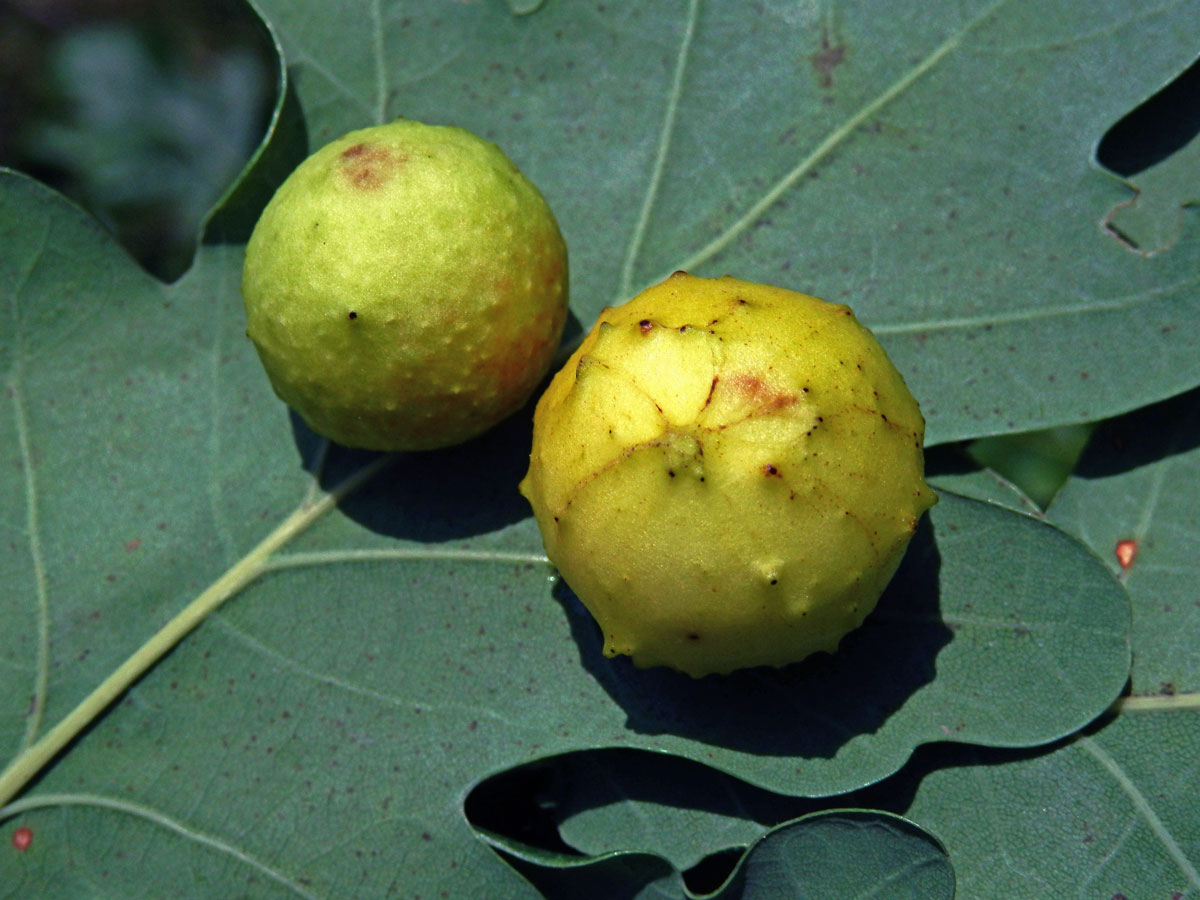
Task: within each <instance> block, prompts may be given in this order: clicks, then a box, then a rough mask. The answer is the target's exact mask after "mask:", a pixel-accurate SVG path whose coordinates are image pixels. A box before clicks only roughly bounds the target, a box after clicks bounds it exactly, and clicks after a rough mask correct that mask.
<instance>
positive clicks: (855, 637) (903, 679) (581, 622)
mask: <svg viewBox="0 0 1200 900" xmlns="http://www.w3.org/2000/svg"><path fill="white" fill-rule="evenodd" d="M940 567H941V556H940V554H939V552H938V548H937V543H936V540H935V536H934V533H933V529H932V526H931V525H930V523H929V518H928V517H926V518H924V519H923V520H922V523H921V526H920V528H919V529H918V530H917V533H916V535H915V536H914V538H913V541H912V543H911V544H910V545H909V548H908V552H907V554H906V555H905V557H904V561H903V563H902V564H901V566H900V569H899V571H898V572H897V573H896V577H895V578H893V579H892V582H891V584H890V585H889V586H888V589H887V590H886V591H885V592H884V595H883V597H881V598H880V601H879V604H878V606H877V607H876V609H875V611H874V612H873V613H872V614H871V615H870V616H868V617H867V620H866V622H864V623H863V625H862V627H861V628H859V629H858V630H856V631H854V632H851V633H850V634H849V635H847V636H846V637H845V638H844V639H843V641H842V644H841V647H840V648H839V650H838V652H837V653H836V654H833V655H829V654H825V653H818V654H815V655H814V656H811V657H809V658H808V659H806V660H804V661H802V662H799V663H795V664H793V665H790V666H786V667H784V668H782V669H772V668H766V667H763V668H756V669H746V670H742V671H739V672H734V673H732V674H730V675H709V676H707V677H705V678H701V679H693V678H691V677H689V676H687V675H683V674H681V673H678V672H674V671H672V670H670V669H666V668H653V669H638V668H636V667H634V666H633V664H632V663H631V662H630V661H629V660H628V658H626V657H617V658H614V659H606V658H605V657H604V656H603V654H602V653H601V648H602V645H603V640H602V636H601V634H600V632H599V629H598V628H597V627H596V624H595V621H594V620H593V619H592V617H591V615H590V614H589V613H588V612H587V610H586V609H585V608H584V607H583V605H582V604H581V603H580V602H579V600H578V599H577V598H576V597H575V595H574V594H573V593H572V592H571V591H570V589H569V588H568V587H567V586H566V585H565V584H563V583H562V582H559V584H558V585H557V586H556V588H555V597H556V599H558V601H559V602H560V603H562V604H563V606H564V608H565V609H566V612H567V617H568V620H569V622H570V626H571V630H572V633H573V635H574V637H575V639H576V642H577V644H578V647H579V653H580V657H581V661H582V663H583V665H584V667H585V668H586V669H587V670H588V672H590V673H591V675H592V677H594V678H595V679H596V680H597V681H598V682H599V683H600V685H601V686H602V687H603V688H604V690H605V691H607V692H608V694H609V695H610V696H611V697H612V698H613V699H614V700H615V701H616V702H617V703H618V704H620V706H621V707H622V708H623V709H624V710H625V713H626V715H627V719H626V726H627V727H628V728H629V729H631V730H632V731H636V732H639V733H642V734H663V733H670V734H676V735H680V736H683V737H687V738H690V739H692V740H696V741H700V742H702V743H706V744H711V745H716V746H721V747H728V748H732V749H735V750H740V751H743V752H747V753H757V754H764V755H781V756H796V757H802V758H815V757H821V758H831V757H833V756H835V755H836V754H837V752H838V750H839V748H841V747H842V746H843V745H844V744H846V743H847V742H848V741H850V740H851V739H852V738H855V737H857V736H858V735H862V734H868V733H872V732H874V731H876V730H878V729H879V727H880V726H881V725H882V724H883V723H884V722H885V721H886V720H887V719H888V717H889V716H891V715H892V714H893V713H895V712H896V711H897V710H898V709H900V707H901V706H903V705H904V703H905V701H907V700H908V698H909V697H911V696H912V695H913V694H914V693H915V692H916V691H917V690H918V689H920V688H921V687H922V686H923V685H925V684H928V683H929V682H931V681H933V679H934V676H935V661H936V658H937V655H938V653H939V652H940V650H941V649H942V648H943V647H944V646H946V644H948V643H949V642H950V640H951V639H952V637H953V633H952V632H951V630H950V629H949V628H947V627H946V624H945V623H944V622H943V621H942V618H941V614H940V610H939V599H938V596H939V571H940Z"/></svg>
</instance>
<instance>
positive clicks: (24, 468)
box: [8, 221, 50, 753]
mask: <svg viewBox="0 0 1200 900" xmlns="http://www.w3.org/2000/svg"><path fill="white" fill-rule="evenodd" d="M49 240H50V224H49V222H48V221H47V223H46V227H45V228H44V229H42V235H41V239H40V242H39V246H38V249H37V251H36V252H35V253H33V254H31V258H30V262H29V266H28V267H27V268H26V270H25V272H24V273H23V274H22V277H21V279H20V281H19V282H18V284H17V285H14V287H13V290H12V294H11V300H10V304H9V305H10V309H11V313H12V320H13V334H14V336H15V341H14V343H15V345H16V346H15V347H14V348H13V364H12V370H11V371H10V373H9V379H8V384H9V396H10V399H11V400H12V406H13V419H14V423H13V424H14V427H15V429H16V433H17V446H18V448H19V452H20V459H21V474H22V476H23V480H24V487H25V530H26V533H27V537H28V540H29V559H30V564H31V565H32V567H33V578H34V593H35V598H36V603H37V651H36V653H37V659H36V665H35V669H34V672H35V674H34V684H33V703H32V705H31V708H30V711H29V714H28V718H27V720H26V722H25V733H24V735H23V736H22V738H21V744H20V750H19V751H18V752H20V753H23V752H24V751H25V750H27V749H28V748H29V747H30V746H31V745H32V744H33V742H34V740H35V739H36V738H37V734H38V731H39V730H40V729H41V726H42V717H43V715H44V713H45V709H46V692H47V690H48V689H49V681H50V595H49V588H48V585H47V578H46V560H45V555H44V553H43V552H42V537H41V523H40V520H39V515H38V506H39V500H38V485H37V478H36V476H35V475H34V459H33V447H32V444H31V442H30V434H29V416H28V414H27V413H26V410H25V400H24V378H23V375H24V371H23V370H24V364H23V361H24V353H25V348H24V329H23V328H22V327H21V303H20V294H21V291H22V290H23V288H24V286H25V285H26V284H28V282H29V279H30V277H31V276H32V274H33V270H34V269H35V268H37V265H38V263H39V261H40V260H41V259H42V256H43V255H44V254H45V252H46V248H47V246H49Z"/></svg>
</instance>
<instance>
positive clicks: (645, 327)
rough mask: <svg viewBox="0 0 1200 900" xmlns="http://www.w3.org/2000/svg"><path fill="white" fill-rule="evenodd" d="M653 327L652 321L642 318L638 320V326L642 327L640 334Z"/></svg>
mask: <svg viewBox="0 0 1200 900" xmlns="http://www.w3.org/2000/svg"><path fill="white" fill-rule="evenodd" d="M653 327H654V323H653V322H651V321H650V320H649V319H642V321H640V322H638V328H640V329H642V334H646V333H647V332H649V331H650V329H651V328H653Z"/></svg>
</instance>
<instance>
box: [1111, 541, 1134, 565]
mask: <svg viewBox="0 0 1200 900" xmlns="http://www.w3.org/2000/svg"><path fill="white" fill-rule="evenodd" d="M1113 552H1114V553H1115V554H1116V557H1117V562H1119V563H1120V564H1121V568H1122V569H1128V568H1129V567H1130V566H1132V565H1133V561H1134V560H1135V559H1137V552H1138V545H1137V541H1129V540H1126V541H1117V549H1116V550H1114V551H1113Z"/></svg>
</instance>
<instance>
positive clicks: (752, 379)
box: [730, 374, 796, 410]
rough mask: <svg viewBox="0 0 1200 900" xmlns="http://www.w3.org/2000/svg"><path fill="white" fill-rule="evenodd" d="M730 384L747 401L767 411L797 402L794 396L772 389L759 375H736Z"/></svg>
mask: <svg viewBox="0 0 1200 900" xmlns="http://www.w3.org/2000/svg"><path fill="white" fill-rule="evenodd" d="M730 384H731V385H732V386H733V388H734V390H736V391H737V392H738V393H739V394H741V395H742V396H743V397H745V398H746V399H747V400H749V401H751V402H752V403H754V404H755V405H756V406H760V407H762V408H763V409H765V410H775V409H782V408H783V407H785V406H791V405H792V404H793V403H795V402H796V397H795V395H794V394H789V393H786V392H785V391H780V390H777V389H775V388H773V387H771V386H770V385H768V384H767V383H766V382H765V381H763V380H762V379H761V378H759V377H758V376H757V375H745V374H743V375H734V376H733V377H732V378H731V379H730Z"/></svg>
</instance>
